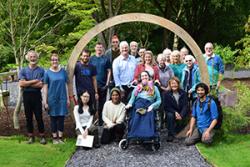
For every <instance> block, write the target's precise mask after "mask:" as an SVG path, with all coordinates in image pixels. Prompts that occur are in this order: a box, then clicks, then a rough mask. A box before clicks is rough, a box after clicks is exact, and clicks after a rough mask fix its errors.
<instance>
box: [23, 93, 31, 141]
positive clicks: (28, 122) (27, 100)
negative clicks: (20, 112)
mask: <svg viewBox="0 0 250 167" xmlns="http://www.w3.org/2000/svg"><path fill="white" fill-rule="evenodd" d="M23 105H24V112H25V117H26V128H27V131H28V136H30V137H31V136H33V112H32V108H31V105H30V94H29V93H27V92H24V93H23Z"/></svg>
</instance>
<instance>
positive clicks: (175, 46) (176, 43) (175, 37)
mask: <svg viewBox="0 0 250 167" xmlns="http://www.w3.org/2000/svg"><path fill="white" fill-rule="evenodd" d="M178 45H179V37H178V36H177V35H176V34H174V43H173V50H177V49H178Z"/></svg>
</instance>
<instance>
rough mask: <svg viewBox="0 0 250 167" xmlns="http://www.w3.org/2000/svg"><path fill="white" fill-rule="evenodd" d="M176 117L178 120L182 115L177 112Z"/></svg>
mask: <svg viewBox="0 0 250 167" xmlns="http://www.w3.org/2000/svg"><path fill="white" fill-rule="evenodd" d="M175 119H176V120H182V117H181V115H180V114H179V113H178V112H175Z"/></svg>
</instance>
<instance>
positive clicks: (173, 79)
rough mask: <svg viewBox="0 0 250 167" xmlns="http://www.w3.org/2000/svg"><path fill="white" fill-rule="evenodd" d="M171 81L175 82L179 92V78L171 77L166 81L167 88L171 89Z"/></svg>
mask: <svg viewBox="0 0 250 167" xmlns="http://www.w3.org/2000/svg"><path fill="white" fill-rule="evenodd" d="M173 81H175V82H177V84H178V90H179V89H180V80H179V78H177V77H172V78H171V79H170V80H169V81H168V86H169V88H170V89H171V86H170V83H171V82H173ZM171 90H172V89H171Z"/></svg>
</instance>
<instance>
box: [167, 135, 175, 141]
mask: <svg viewBox="0 0 250 167" xmlns="http://www.w3.org/2000/svg"><path fill="white" fill-rule="evenodd" d="M174 139H175V137H174V136H172V135H170V136H168V137H167V142H173V141H174Z"/></svg>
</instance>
